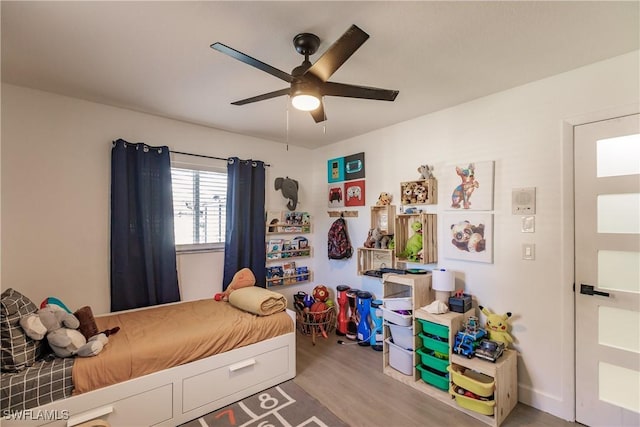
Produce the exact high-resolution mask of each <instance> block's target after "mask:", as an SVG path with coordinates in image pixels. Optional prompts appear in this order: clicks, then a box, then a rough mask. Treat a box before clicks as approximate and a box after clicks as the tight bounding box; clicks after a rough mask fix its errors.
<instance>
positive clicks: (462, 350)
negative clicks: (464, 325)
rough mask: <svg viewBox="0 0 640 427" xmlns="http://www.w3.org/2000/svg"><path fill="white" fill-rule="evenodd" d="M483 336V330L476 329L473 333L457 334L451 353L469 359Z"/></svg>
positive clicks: (484, 333)
mask: <svg viewBox="0 0 640 427" xmlns="http://www.w3.org/2000/svg"><path fill="white" fill-rule="evenodd" d="M485 335H486V332H485V330H484V329H477V330H476V331H474V332H473V333H470V332H467V331H460V332H458V333H457V334H456V338H455V341H454V343H453V352H454V353H457V354H460V355H462V356H467V357H468V358H469V359H471V358H472V357H473V354H474V352H475V350H476V347H477V346H478V344H479V343H478V341H479V340H480V339H481V338H483V337H484V336H485Z"/></svg>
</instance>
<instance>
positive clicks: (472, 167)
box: [441, 160, 494, 211]
mask: <svg viewBox="0 0 640 427" xmlns="http://www.w3.org/2000/svg"><path fill="white" fill-rule="evenodd" d="M493 166H494V162H493V161H492V160H489V161H483V162H470V163H459V164H454V165H448V166H445V177H444V182H445V187H444V194H442V193H441V194H442V195H443V197H444V201H445V203H446V205H445V206H446V209H447V210H460V211H465V210H469V211H471V210H473V211H490V210H493Z"/></svg>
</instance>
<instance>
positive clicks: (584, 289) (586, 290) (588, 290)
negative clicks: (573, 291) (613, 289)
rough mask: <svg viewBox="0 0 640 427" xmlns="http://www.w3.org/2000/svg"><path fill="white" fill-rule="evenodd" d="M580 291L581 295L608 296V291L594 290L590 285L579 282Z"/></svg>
mask: <svg viewBox="0 0 640 427" xmlns="http://www.w3.org/2000/svg"><path fill="white" fill-rule="evenodd" d="M580 293H581V294H582V295H592V296H593V295H600V296H602V297H608V296H609V292H602V291H596V290H595V288H594V287H593V286H592V285H585V284H584V283H581V284H580Z"/></svg>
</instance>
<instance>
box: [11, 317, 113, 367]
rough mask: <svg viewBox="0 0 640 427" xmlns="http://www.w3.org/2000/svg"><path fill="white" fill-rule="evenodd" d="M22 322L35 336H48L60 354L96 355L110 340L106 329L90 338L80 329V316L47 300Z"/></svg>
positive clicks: (40, 337)
mask: <svg viewBox="0 0 640 427" xmlns="http://www.w3.org/2000/svg"><path fill="white" fill-rule="evenodd" d="M20 326H22V329H24V331H25V333H26V334H27V336H29V337H30V338H31V339H34V340H36V341H40V340H42V339H44V337H46V338H47V342H48V343H49V346H50V347H51V349H52V350H53V352H54V353H55V354H56V356H58V357H72V356H80V357H90V356H95V355H97V354H98V353H100V352H101V351H102V349H103V348H104V346H105V345H106V344H107V343H108V342H109V338H107V336H106V335H105V334H103V333H100V334H97V335H94V336H93V337H91V338H89V340H87V339H86V338H85V337H84V335H82V333H81V332H80V331H79V330H78V327H79V326H80V321H79V320H78V318H77V317H75V316H74V315H73V314H71V313H68V312H67V311H66V310H64V309H63V308H62V307H60V306H59V305H57V304H47V305H45V306H44V307H42V308H40V310H38V312H37V313H34V314H31V315H29V316H26V317H23V318H22V319H20Z"/></svg>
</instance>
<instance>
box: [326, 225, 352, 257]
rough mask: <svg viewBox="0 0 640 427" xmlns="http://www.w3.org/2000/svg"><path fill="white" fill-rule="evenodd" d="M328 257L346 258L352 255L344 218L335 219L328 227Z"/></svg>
mask: <svg viewBox="0 0 640 427" xmlns="http://www.w3.org/2000/svg"><path fill="white" fill-rule="evenodd" d="M327 243H328V254H329V259H346V258H351V255H353V248H352V247H351V242H350V241H349V234H347V223H346V222H345V220H344V218H342V217H340V218H338V219H336V220H335V221H334V222H333V224H331V227H330V228H329V236H328V242H327Z"/></svg>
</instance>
